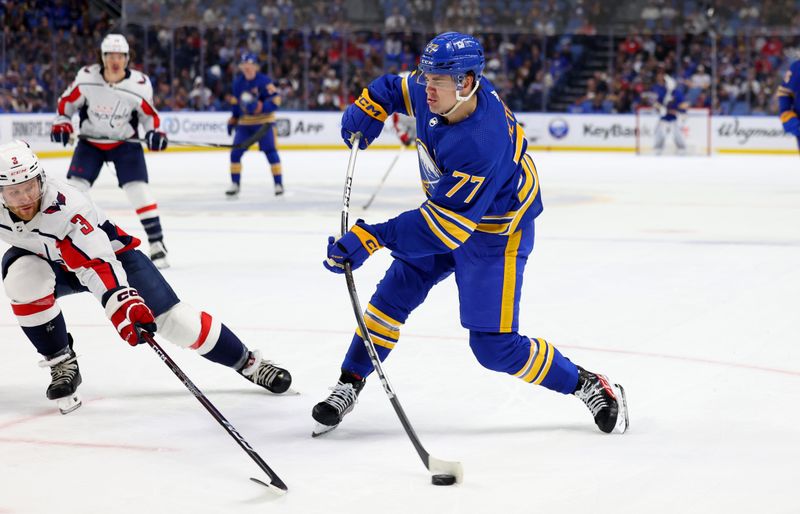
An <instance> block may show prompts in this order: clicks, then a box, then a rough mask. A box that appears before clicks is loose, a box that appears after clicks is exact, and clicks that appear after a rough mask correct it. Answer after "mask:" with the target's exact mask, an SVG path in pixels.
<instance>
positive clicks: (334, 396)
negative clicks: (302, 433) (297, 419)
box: [311, 371, 366, 437]
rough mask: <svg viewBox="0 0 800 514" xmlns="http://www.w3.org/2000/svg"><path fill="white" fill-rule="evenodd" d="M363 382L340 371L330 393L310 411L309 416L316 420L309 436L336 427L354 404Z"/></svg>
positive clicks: (362, 387) (317, 434)
mask: <svg viewBox="0 0 800 514" xmlns="http://www.w3.org/2000/svg"><path fill="white" fill-rule="evenodd" d="M365 383H366V380H364V379H360V378H358V377H357V376H355V375H353V374H352V373H349V372H347V371H342V376H341V377H339V381H338V382H337V384H336V385H335V386H334V387H332V388H331V391H332V392H331V394H330V395H329V396H328V397H327V398H325V400H324V401H321V402H319V403H318V404H316V405H315V406H314V410H312V411H311V417H312V418H314V420H315V421H316V422H317V425H316V426H315V427H314V431H313V432H312V433H311V437H318V436H321V435H322V434H327V433H328V432H330V431H331V430H333V429H334V428H336V427H338V426H339V423H341V422H342V418H344V417H345V415H346V414H347V413H348V412H350V411H351V410H353V407H355V406H356V402H358V394H359V393H360V392H361V390H362V389H364V384H365Z"/></svg>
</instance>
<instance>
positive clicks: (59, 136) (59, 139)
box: [50, 122, 72, 146]
mask: <svg viewBox="0 0 800 514" xmlns="http://www.w3.org/2000/svg"><path fill="white" fill-rule="evenodd" d="M71 135H72V123H69V122H64V123H54V124H53V127H52V128H51V129H50V141H52V142H54V143H61V144H62V145H64V146H67V145H68V144H69V138H70V136H71Z"/></svg>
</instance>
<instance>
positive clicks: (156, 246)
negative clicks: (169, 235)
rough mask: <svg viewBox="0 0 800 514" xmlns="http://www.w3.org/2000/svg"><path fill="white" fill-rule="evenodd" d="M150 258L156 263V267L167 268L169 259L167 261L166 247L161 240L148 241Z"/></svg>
mask: <svg viewBox="0 0 800 514" xmlns="http://www.w3.org/2000/svg"><path fill="white" fill-rule="evenodd" d="M150 260H151V261H153V264H155V265H156V268H158V269H166V268H169V261H167V247H166V246H164V242H163V241H153V242H152V243H150Z"/></svg>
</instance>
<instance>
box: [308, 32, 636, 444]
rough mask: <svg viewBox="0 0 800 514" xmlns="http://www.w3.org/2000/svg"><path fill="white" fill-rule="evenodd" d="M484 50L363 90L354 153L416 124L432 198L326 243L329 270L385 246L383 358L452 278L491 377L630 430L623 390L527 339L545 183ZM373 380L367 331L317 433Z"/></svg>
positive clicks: (376, 309)
mask: <svg viewBox="0 0 800 514" xmlns="http://www.w3.org/2000/svg"><path fill="white" fill-rule="evenodd" d="M484 62H485V60H484V56H483V48H482V47H481V44H480V43H479V42H478V41H477V40H476V39H475V38H473V37H471V36H468V35H464V34H459V33H455V32H448V33H445V34H441V35H439V36H436V37H435V38H434V39H433V40H431V42H430V43H428V45H427V46H426V47H425V51H424V53H423V55H422V57H421V59H420V64H419V69H418V70H417V71H415V72H414V73H413V74H412V75H411V76H410V77H408V78H401V77H398V76H394V75H384V76H383V77H380V78H379V79H377V80H375V81H374V82H372V83H371V84H370V85H369V86H368V87H367V88H365V89H364V90H363V92H362V93H361V96H360V97H359V98H358V99H357V100H356V102H355V103H354V104H353V105H351V106H350V107H348V109H347V110H346V111H345V113H344V116H343V117H342V137H343V138H344V140H345V142H346V143H347V144H348V146H349V145H350V144H351V143H350V141H351V137H352V136H353V134H355V133H361V134H362V137H361V139H360V144H359V146H360V147H361V148H366V147H367V146H368V145H369V144H370V143H371V142H373V141H374V140H375V138H376V137H378V135H379V134H380V132H381V129H382V128H383V122H384V120H385V119H386V117H387V116H388V115H389V114H391V113H393V112H400V113H402V114H405V115H408V116H413V117H415V118H416V126H417V140H416V145H417V152H418V155H419V168H420V174H421V178H422V185H423V188H424V190H425V195H426V197H427V199H426V200H425V202H423V203H422V205H421V206H420V207H419V208H418V209H413V210H410V211H406V212H403V213H401V214H400V215H399V216H397V217H395V218H392V219H390V220H388V221H386V222H384V223H376V224H367V223H365V222H364V221H362V220H359V221H358V222H356V224H355V225H354V226H353V227H352V228H351V229H350V231H349V232H348V233H347V234H345V235H344V236H343V237H342V238H340V239H339V240H334V238H333V237H331V238H329V240H328V250H327V257H328V258H327V260H326V261H325V262H324V265H325V267H326V268H327V269H328V270H330V271H332V272H334V273H342V272H343V267H344V263H345V262H346V261H349V262H350V263H351V266H352V268H353V269H356V268H358V267H359V266H361V265H362V264H363V262H364V261H365V260H366V259H367V257H369V256H370V255H371V254H372V253H374V252H375V251H377V250H378V249H380V248H382V247H386V248H389V249H390V250H392V256H393V257H394V260H393V261H392V264H391V266H390V267H389V270H388V271H387V272H386V275H385V276H384V278H383V280H381V282H380V283H379V284H378V288H377V291H376V292H375V294H374V295H373V296H372V298H371V299H370V302H369V304H368V305H367V308H366V313H365V320H366V325H367V329H368V331H369V333H370V336H371V337H372V340H373V341H374V343H375V344H376V349H377V352H378V355H379V356H380V358H381V359H385V358H386V357H387V356H388V355H389V352H390V351H391V350H392V349H393V348H394V346H395V345H396V344H397V342H398V339H399V336H400V329H401V327H402V326H403V324H404V323H405V321H406V319H407V318H408V316H409V314H410V313H411V311H412V310H414V308H416V307H417V306H419V305H420V304H421V303H422V302H423V301H424V299H425V297H426V296H427V294H428V292H429V291H430V289H431V288H432V287H433V286H434V285H436V284H437V283H438V282H440V281H442V280H443V279H445V278H446V277H448V276H449V275H451V274H454V275H455V278H456V284H457V286H458V296H459V307H460V315H461V324H462V326H464V327H465V328H467V329H468V330H469V344H470V347H471V349H472V351H473V353H474V355H475V357H476V358H477V360H478V361H479V362H480V363H481V364H482V365H483V366H484V367H486V368H488V369H491V370H494V371H498V372H503V373H508V374H510V375H513V376H515V377H517V378H520V379H522V380H524V381H526V382H529V383H534V384H538V385H542V386H544V387H546V388H548V389H551V390H553V391H557V392H560V393H563V394H574V395H575V396H577V397H578V398H580V399H581V400H583V402H584V403H585V404H586V405H587V406H588V408H589V409H590V411H591V413H592V415H593V416H594V420H595V422H596V424H597V426H598V427H599V428H600V430H602V431H603V432H607V433H610V432H613V431H617V432H624V431H625V429H626V428H627V426H628V413H627V406H626V403H625V393H624V391H623V388H622V387H621V386H619V385H617V384H612V383H610V382H609V381H608V380H607V379H606V377H604V376H603V375H598V374H595V373H592V372H589V371H586V370H584V369H583V368H581V367H579V366H576V365H575V364H573V363H572V362H570V361H569V360H568V359H567V358H565V357H564V356H563V355H562V354H561V353H560V352H559V351H558V350H557V349H556V348H555V346H553V345H552V344H550V343H549V342H547V341H545V340H544V339H541V338H532V337H527V336H524V335H522V334H519V333H518V332H517V327H518V322H519V297H520V291H521V286H522V278H523V271H524V269H525V264H526V262H527V259H528V255H529V254H530V252H531V250H532V249H533V241H534V219H535V218H536V216H538V215H539V214H540V213H541V212H542V201H541V194H540V191H539V179H538V176H537V172H536V167H535V166H534V163H533V160H532V159H531V157H530V156H529V155H528V154H527V153H526V149H527V141H526V138H525V134H524V132H523V130H522V127H521V126H520V125H519V124H518V123H517V120H516V118H515V117H514V114H513V113H512V112H511V111H510V110H509V109H508V107H506V105H505V104H504V103H503V102H502V101H501V100H500V97H499V96H498V95H497V93H496V92H495V91H494V88H493V86H492V84H491V83H489V81H488V80H486V79H485V78H483V77H482V71H483V68H484ZM372 371H373V366H372V363H371V361H370V359H369V356H368V354H367V352H366V350H365V348H364V345H363V341H362V335H361V333H360V332H359V331H357V332H356V334H355V336H354V337H353V339H352V341H351V343H350V348H349V350H348V352H347V354H346V356H345V358H344V362H343V363H342V366H341V375H340V377H339V380H338V383H337V384H336V386H335V387H334V388H333V392H332V393H331V394H330V395H329V396H328V398H327V399H325V400H324V401H322V402H320V403H318V404H317V405H316V406H315V407H314V409H313V411H312V416H313V418H314V419H315V420H316V421H317V426H316V427H315V429H314V435H315V436H316V435H320V434H323V433H325V432H328V431H330V430H333V429H334V428H336V426H338V424H339V423H340V422H341V421H342V418H343V417H344V415H345V414H347V413H348V412H350V411H351V410H352V409H353V407H354V405H355V403H356V399H357V397H358V394H359V393H360V391H361V390H362V388H363V387H364V384H365V381H366V378H367V376H368V375H369V374H370V373H371V372H372Z"/></svg>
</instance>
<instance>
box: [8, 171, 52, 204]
mask: <svg viewBox="0 0 800 514" xmlns="http://www.w3.org/2000/svg"><path fill="white" fill-rule="evenodd" d="M43 192H44V189H43V188H42V179H41V177H33V178H32V179H30V180H26V181H25V182H20V183H19V184H11V185H8V186H0V194H2V196H3V203H4V204H5V205H6V207H9V208H12V209H22V208H33V207H36V208H37V209H38V203H39V202H40V201H41V199H42V195H43Z"/></svg>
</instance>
